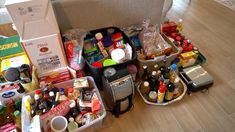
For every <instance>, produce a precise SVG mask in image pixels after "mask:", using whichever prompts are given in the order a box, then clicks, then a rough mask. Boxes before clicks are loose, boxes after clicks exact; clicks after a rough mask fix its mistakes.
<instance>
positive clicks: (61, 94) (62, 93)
mask: <svg viewBox="0 0 235 132" xmlns="http://www.w3.org/2000/svg"><path fill="white" fill-rule="evenodd" d="M59 91H60V98H59V101H65V100H67V99H68V98H67V96H65V95H64V88H60V89H59Z"/></svg>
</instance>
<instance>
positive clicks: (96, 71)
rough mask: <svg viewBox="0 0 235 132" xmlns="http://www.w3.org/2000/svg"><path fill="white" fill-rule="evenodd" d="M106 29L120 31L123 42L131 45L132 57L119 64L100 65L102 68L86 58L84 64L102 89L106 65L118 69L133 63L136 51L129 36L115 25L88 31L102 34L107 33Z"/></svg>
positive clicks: (92, 33)
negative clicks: (93, 64)
mask: <svg viewBox="0 0 235 132" xmlns="http://www.w3.org/2000/svg"><path fill="white" fill-rule="evenodd" d="M107 29H114V33H121V34H122V36H123V39H124V42H125V43H129V44H130V46H131V47H132V59H131V60H129V61H126V62H124V63H120V64H116V65H112V66H106V67H102V68H97V67H94V66H92V65H91V64H90V63H89V62H88V61H87V60H86V59H85V60H86V64H87V65H88V67H89V70H90V71H91V73H92V76H93V77H94V80H95V82H96V84H97V86H98V88H99V89H102V76H103V71H104V69H106V68H108V67H114V68H115V69H120V68H126V66H127V65H128V64H135V63H136V60H137V53H136V50H135V47H134V45H133V43H132V42H131V41H130V40H129V38H128V37H127V35H126V34H125V33H124V32H123V31H121V30H120V29H119V28H117V27H107V28H101V29H96V30H92V31H90V32H89V33H90V34H91V35H92V36H95V34H96V33H98V32H100V33H102V35H103V36H106V35H107Z"/></svg>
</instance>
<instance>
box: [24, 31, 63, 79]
mask: <svg viewBox="0 0 235 132" xmlns="http://www.w3.org/2000/svg"><path fill="white" fill-rule="evenodd" d="M21 44H22V46H23V48H24V49H25V52H26V54H27V55H28V56H29V60H30V62H31V63H32V64H34V65H35V66H36V67H37V68H38V74H39V75H40V74H43V73H47V72H49V71H51V70H55V69H58V68H62V67H66V66H67V61H66V56H65V53H64V50H63V45H62V41H61V37H60V34H52V35H48V36H44V37H39V38H34V39H29V40H22V41H21Z"/></svg>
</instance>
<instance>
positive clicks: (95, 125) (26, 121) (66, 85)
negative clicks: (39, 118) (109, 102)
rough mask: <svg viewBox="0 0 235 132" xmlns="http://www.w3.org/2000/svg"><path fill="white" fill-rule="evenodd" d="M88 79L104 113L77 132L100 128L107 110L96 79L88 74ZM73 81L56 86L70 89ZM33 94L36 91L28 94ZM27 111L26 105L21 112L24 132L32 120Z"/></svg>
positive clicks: (26, 131) (90, 131)
mask: <svg viewBox="0 0 235 132" xmlns="http://www.w3.org/2000/svg"><path fill="white" fill-rule="evenodd" d="M87 79H88V81H89V85H90V86H93V88H94V89H95V91H96V94H97V96H98V98H99V100H100V102H101V113H102V114H101V116H100V117H99V118H97V119H95V120H93V121H92V122H91V123H90V124H86V125H83V126H81V127H79V128H78V129H76V130H75V131H76V132H88V131H89V132H92V131H95V130H96V129H98V128H100V127H101V126H102V123H103V119H104V118H105V116H106V110H105V107H104V103H103V100H102V98H101V96H100V93H99V90H98V88H97V87H96V84H95V82H94V79H93V78H92V77H90V76H87ZM73 82H74V80H69V81H66V82H62V83H58V84H55V87H57V88H65V89H68V88H70V87H73ZM33 94H34V92H31V93H29V94H27V95H33ZM23 104H24V102H23V101H22V106H24V105H23ZM25 111H26V109H25V107H22V114H21V119H22V132H28V126H29V125H30V120H31V119H30V116H29V115H28V114H27V112H25Z"/></svg>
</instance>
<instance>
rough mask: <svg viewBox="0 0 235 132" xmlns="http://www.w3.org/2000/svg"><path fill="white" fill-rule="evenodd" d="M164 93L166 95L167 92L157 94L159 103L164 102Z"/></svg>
mask: <svg viewBox="0 0 235 132" xmlns="http://www.w3.org/2000/svg"><path fill="white" fill-rule="evenodd" d="M164 95H165V93H158V96H157V102H158V103H162V102H163V99H164Z"/></svg>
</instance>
